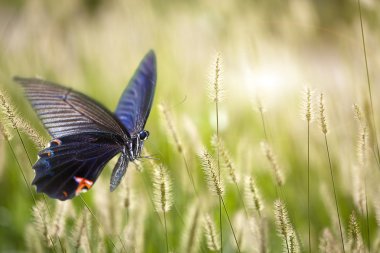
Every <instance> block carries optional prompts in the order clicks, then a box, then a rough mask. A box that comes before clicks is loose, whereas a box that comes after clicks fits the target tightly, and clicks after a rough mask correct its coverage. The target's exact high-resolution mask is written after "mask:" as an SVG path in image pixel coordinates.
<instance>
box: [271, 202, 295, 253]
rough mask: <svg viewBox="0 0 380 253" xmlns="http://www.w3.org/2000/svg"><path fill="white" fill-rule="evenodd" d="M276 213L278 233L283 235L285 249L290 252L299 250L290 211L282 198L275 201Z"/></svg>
mask: <svg viewBox="0 0 380 253" xmlns="http://www.w3.org/2000/svg"><path fill="white" fill-rule="evenodd" d="M274 214H275V220H276V227H277V232H278V234H279V235H280V236H281V237H282V240H283V248H284V251H286V252H288V253H294V252H299V251H300V249H299V245H298V239H297V235H296V233H295V231H294V228H293V226H292V224H291V222H290V219H289V215H288V211H287V210H286V207H285V204H284V203H283V202H282V201H281V200H279V199H278V200H276V201H275V202H274Z"/></svg>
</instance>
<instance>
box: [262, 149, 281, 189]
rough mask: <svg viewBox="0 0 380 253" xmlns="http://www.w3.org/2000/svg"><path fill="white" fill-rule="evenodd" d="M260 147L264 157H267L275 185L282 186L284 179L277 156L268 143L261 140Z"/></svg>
mask: <svg viewBox="0 0 380 253" xmlns="http://www.w3.org/2000/svg"><path fill="white" fill-rule="evenodd" d="M261 149H262V151H263V153H264V155H265V157H266V158H267V160H268V162H269V164H270V165H271V168H272V171H273V175H274V179H275V180H274V181H275V185H276V187H281V186H283V185H284V181H285V179H284V175H283V173H282V169H281V167H280V165H279V164H278V163H277V158H276V156H275V155H274V153H273V151H272V148H271V147H270V146H269V144H268V143H266V142H261Z"/></svg>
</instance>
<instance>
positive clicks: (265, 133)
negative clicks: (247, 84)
mask: <svg viewBox="0 0 380 253" xmlns="http://www.w3.org/2000/svg"><path fill="white" fill-rule="evenodd" d="M258 110H259V112H260V117H261V123H262V125H263V131H264V136H265V140H266V141H267V142H268V135H267V128H266V126H265V118H264V108H263V106H262V105H261V102H259V105H258Z"/></svg>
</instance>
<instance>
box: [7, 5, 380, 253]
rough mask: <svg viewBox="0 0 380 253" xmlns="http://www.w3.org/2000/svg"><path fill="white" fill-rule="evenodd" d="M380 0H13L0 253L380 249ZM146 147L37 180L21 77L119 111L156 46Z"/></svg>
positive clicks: (34, 137)
mask: <svg viewBox="0 0 380 253" xmlns="http://www.w3.org/2000/svg"><path fill="white" fill-rule="evenodd" d="M379 35H380V3H379V2H378V1H375V0H358V1H357V0H351V1H327V0H323V1H302V0H293V1H283V0H270V1H244V0H239V1H232V0H226V1H213V0H206V1H199V0H196V1H180V0H172V1H162V0H150V1H146V0H144V1H134V0H128V1H120V0H116V1H105V0H82V1H75V0H67V1H62V2H59V3H58V2H56V1H48V0H28V1H26V0H17V1H10V0H9V1H7V0H3V1H0V192H1V195H0V252H186V253H188V252H189V253H190V252H257V253H265V252H268V253H269V252H287V253H291V252H380V195H379V193H380V187H379V183H378V182H379V179H380V147H379V145H380V144H379V141H380V117H379V115H380V102H379V97H380V88H379V86H380V75H379V74H378V73H379V71H377V70H378V69H380V61H379V59H380V50H379V47H378V45H379V40H380V36H379ZM149 50H154V52H155V54H156V58H157V87H156V94H155V98H154V102H153V106H152V111H151V113H150V116H149V118H148V121H147V124H146V127H145V129H146V130H148V131H149V132H150V136H149V138H148V140H147V141H146V142H145V144H144V150H143V154H142V157H141V158H140V159H138V160H136V161H135V162H134V163H130V164H129V167H128V171H127V173H126V176H125V177H124V179H123V181H122V183H121V184H120V185H119V187H118V188H117V189H116V190H115V191H114V192H110V191H109V189H110V185H109V184H110V177H111V173H112V169H113V168H114V166H115V164H116V162H117V158H118V156H116V157H115V158H114V159H112V160H111V161H110V162H109V163H108V164H107V165H106V166H105V168H104V170H103V172H102V173H101V175H100V177H99V178H98V180H97V181H96V183H95V184H94V186H93V187H92V188H91V189H90V190H89V191H88V192H86V193H81V194H80V195H79V196H77V197H75V198H73V199H72V200H67V201H59V200H55V199H51V198H49V197H48V196H46V195H43V194H41V193H37V192H36V189H35V187H34V186H32V184H31V183H32V181H33V178H34V171H33V169H32V165H33V164H34V163H35V162H36V160H37V154H38V152H39V151H40V150H41V149H43V148H44V147H45V146H46V145H48V144H49V141H50V140H51V139H52V138H51V137H50V136H49V135H48V133H47V131H46V130H45V129H44V127H43V125H42V124H41V122H40V120H39V119H38V117H37V115H36V113H35V112H34V110H33V108H32V107H31V105H30V104H29V102H28V100H27V99H26V97H25V95H24V92H23V90H22V88H21V86H20V85H18V84H17V83H16V82H15V81H13V77H14V76H21V77H38V78H41V79H44V80H49V81H53V82H56V83H60V84H62V85H64V86H66V87H70V88H72V89H73V90H76V91H80V92H82V93H84V94H86V95H88V96H90V97H92V98H94V99H95V100H96V101H99V103H101V104H103V105H104V106H105V107H107V108H108V109H109V110H111V111H114V110H115V108H116V106H117V103H118V101H119V98H120V96H121V94H122V92H123V90H124V89H125V87H126V85H127V83H128V81H129V79H130V78H131V77H132V76H133V73H134V71H135V70H136V68H137V66H138V64H139V62H140V61H141V59H142V58H143V57H144V55H145V54H146V53H147V52H148V51H149Z"/></svg>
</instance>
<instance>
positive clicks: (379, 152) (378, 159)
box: [358, 0, 380, 252]
mask: <svg viewBox="0 0 380 253" xmlns="http://www.w3.org/2000/svg"><path fill="white" fill-rule="evenodd" d="M358 10H359V18H360V30H361V37H362V44H363V54H364V61H365V68H366V75H367V85H368V94H369V100H370V104H371V117H372V122H373V125H372V126H373V130H372V132H373V134H374V138H375V147H376V152H377V156H376V153H374V155H375V160H376V164H377V166H378V167H379V169H380V150H379V143H378V139H377V127H376V120H375V111H374V106H373V99H372V89H371V79H370V78H369V70H368V60H367V49H366V44H365V37H364V29H363V18H362V8H361V4H360V0H358ZM364 187H365V188H366V185H364ZM365 196H366V222H367V242H368V250H369V252H371V239H370V229H369V218H368V203H367V191H365Z"/></svg>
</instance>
